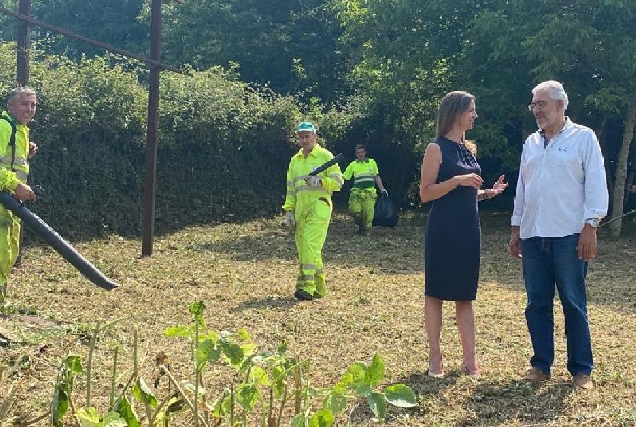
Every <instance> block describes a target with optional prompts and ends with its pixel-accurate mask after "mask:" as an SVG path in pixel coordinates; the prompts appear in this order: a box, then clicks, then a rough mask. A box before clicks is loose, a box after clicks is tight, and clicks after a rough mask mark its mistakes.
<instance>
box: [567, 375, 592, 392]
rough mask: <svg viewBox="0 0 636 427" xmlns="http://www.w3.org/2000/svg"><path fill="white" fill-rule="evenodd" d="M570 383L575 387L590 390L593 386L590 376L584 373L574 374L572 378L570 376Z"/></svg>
mask: <svg viewBox="0 0 636 427" xmlns="http://www.w3.org/2000/svg"><path fill="white" fill-rule="evenodd" d="M572 385H574V387H576V388H582V389H583V390H591V389H593V388H594V382H593V381H592V378H590V376H589V375H585V374H576V375H575V376H574V378H572Z"/></svg>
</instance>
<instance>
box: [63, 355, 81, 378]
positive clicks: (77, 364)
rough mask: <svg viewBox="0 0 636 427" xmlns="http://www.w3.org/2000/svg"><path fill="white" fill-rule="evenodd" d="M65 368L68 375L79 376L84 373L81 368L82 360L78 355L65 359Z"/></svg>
mask: <svg viewBox="0 0 636 427" xmlns="http://www.w3.org/2000/svg"><path fill="white" fill-rule="evenodd" d="M66 368H67V369H68V371H69V372H70V373H73V374H81V373H83V372H84V369H83V368H82V358H81V357H80V356H78V355H70V356H68V357H67V358H66Z"/></svg>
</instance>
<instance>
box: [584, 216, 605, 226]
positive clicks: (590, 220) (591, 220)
mask: <svg viewBox="0 0 636 427" xmlns="http://www.w3.org/2000/svg"><path fill="white" fill-rule="evenodd" d="M585 223H586V224H590V225H591V226H592V227H594V228H598V226H599V224H600V223H601V220H600V219H598V218H587V219H586V220H585Z"/></svg>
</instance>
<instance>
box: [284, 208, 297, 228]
mask: <svg viewBox="0 0 636 427" xmlns="http://www.w3.org/2000/svg"><path fill="white" fill-rule="evenodd" d="M285 225H286V226H287V228H295V227H296V218H294V211H289V212H287V213H286V214H285Z"/></svg>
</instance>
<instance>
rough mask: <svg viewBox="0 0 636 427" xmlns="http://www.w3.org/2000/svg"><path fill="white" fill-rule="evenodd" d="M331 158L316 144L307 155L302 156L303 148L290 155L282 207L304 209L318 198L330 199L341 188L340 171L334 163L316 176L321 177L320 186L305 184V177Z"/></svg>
mask: <svg viewBox="0 0 636 427" xmlns="http://www.w3.org/2000/svg"><path fill="white" fill-rule="evenodd" d="M331 159H333V154H331V152H330V151H329V150H327V149H325V148H322V147H321V146H319V145H318V144H316V145H314V148H313V149H312V150H311V152H310V153H309V154H308V155H307V157H305V156H303V150H302V149H300V150H299V151H298V153H296V154H295V155H293V156H292V158H291V160H290V162H289V168H288V169H287V195H286V196H285V204H284V205H283V209H284V210H286V211H294V210H296V209H305V208H307V207H309V206H311V205H313V204H314V203H315V202H316V201H317V200H318V199H320V198H321V197H322V198H325V199H327V200H331V194H332V193H333V192H334V191H339V190H340V188H342V184H343V180H342V172H341V171H340V167H339V166H338V165H337V164H335V165H333V166H331V167H330V168H328V169H327V170H325V171H323V172H321V173H320V174H319V175H318V176H320V178H321V179H322V187H321V188H314V187H310V186H308V185H307V183H306V182H305V177H307V175H309V173H310V172H313V171H314V170H315V169H316V168H317V167H318V166H320V165H322V164H323V163H326V162H328V161H329V160H331Z"/></svg>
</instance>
